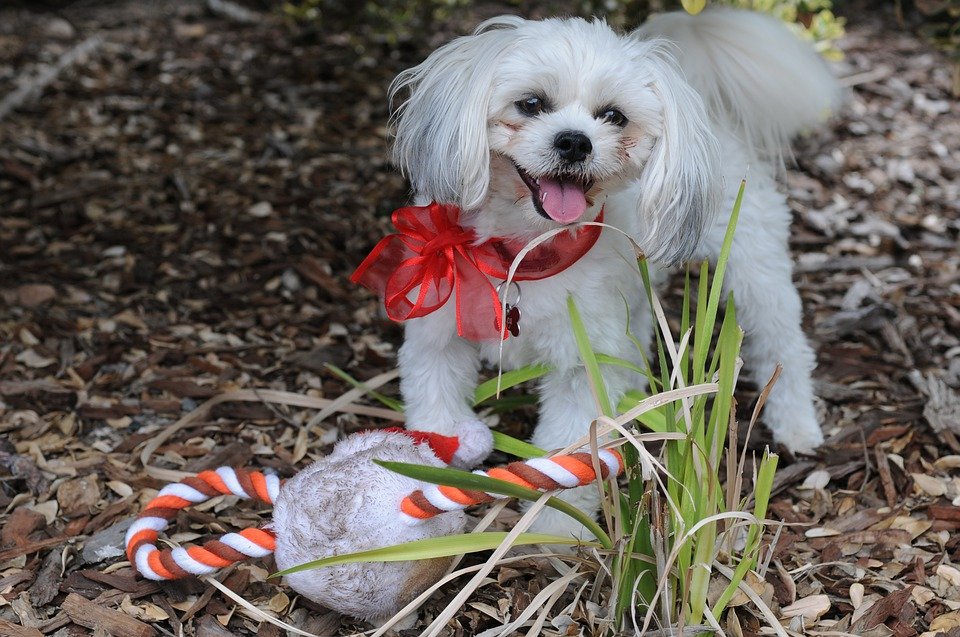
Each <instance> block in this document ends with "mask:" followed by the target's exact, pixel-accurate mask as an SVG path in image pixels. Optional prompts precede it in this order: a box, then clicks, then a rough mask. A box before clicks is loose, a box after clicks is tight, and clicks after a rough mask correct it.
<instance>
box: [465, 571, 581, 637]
mask: <svg viewBox="0 0 960 637" xmlns="http://www.w3.org/2000/svg"><path fill="white" fill-rule="evenodd" d="M580 575H581V574H580V571H579V569H578V568H576V567H574V568H572V569H570V572H569V573H567V574H566V575H563V576H561V577H558V578H557V579H555V580H553V581H552V582H550V583H549V584H547V585H546V586H545V587H544V588H543V590H542V591H540V592H539V593H537V596H536V597H534V598H533V599H532V600H530V605H529V606H527V607H526V608H525V609H523V612H522V613H520V615H519V616H518V617H517V618H516V619H515V620H513V621H512V622H510V623H509V624H504V625H503V626H498V627H496V628H490V629H488V630H485V631H483V632H482V633H478V634H477V636H476V637H494V635H496V636H497V637H506V635H511V634H513V633H514V632H515V631H516V630H517V629H518V628H520V627H521V626H523V625H524V624H525V623H526V622H527V620H529V619H530V618H531V617H533V614H534V613H536V612H537V611H538V610H540V609H541V607H543V609H542V612H544V613H548V612H550V609H552V608H553V606H554V604H556V603H557V600H558V599H560V596H561V595H562V594H563V592H564V591H565V590H566V589H567V586H568V585H569V584H570V582H572V581H573V580H574V579H576V578H577V577H580ZM527 634H528V635H529V634H530V633H527Z"/></svg>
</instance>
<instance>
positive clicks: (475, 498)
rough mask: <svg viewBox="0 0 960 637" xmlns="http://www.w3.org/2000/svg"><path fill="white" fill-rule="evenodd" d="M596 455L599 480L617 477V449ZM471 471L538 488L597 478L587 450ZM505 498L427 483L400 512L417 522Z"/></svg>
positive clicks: (584, 482) (582, 483) (567, 485)
mask: <svg viewBox="0 0 960 637" xmlns="http://www.w3.org/2000/svg"><path fill="white" fill-rule="evenodd" d="M597 456H598V459H599V460H600V463H599V464H600V479H601V480H605V479H607V478H608V477H610V476H617V475H619V474H620V472H621V471H623V457H622V456H621V455H620V453H619V452H618V451H616V450H613V449H599V450H598V451H597ZM474 473H475V474H477V475H481V476H487V477H490V478H496V479H498V480H505V481H506V482H512V483H513V484H516V485H519V486H521V487H526V488H528V489H535V490H537V491H553V490H556V489H572V488H574V487H582V486H585V485H588V484H590V483H591V482H593V481H594V480H596V479H597V473H596V471H594V468H593V458H592V456H591V455H590V453H589V452H588V451H579V452H577V453H573V454H570V455H566V456H552V457H549V458H531V459H530V460H525V461H522V462H521V461H518V462H511V463H510V464H508V465H506V466H503V467H494V468H493V469H488V470H486V471H474ZM507 497H509V496H505V495H501V494H499V493H487V492H485V491H475V490H471V489H459V488H457V487H448V486H441V485H430V486H429V487H426V488H424V489H421V490H418V491H415V492H413V493H411V494H410V495H408V496H407V497H405V498H404V499H403V501H402V502H401V503H400V515H401V516H402V517H403V519H404V521H405V522H407V523H408V524H419V523H421V522H423V521H424V520H429V519H430V518H432V517H434V516H436V515H439V514H441V513H446V512H447V511H458V510H461V509H465V508H467V507H468V506H473V505H474V504H481V503H484V502H492V501H493V500H496V499H501V498H507Z"/></svg>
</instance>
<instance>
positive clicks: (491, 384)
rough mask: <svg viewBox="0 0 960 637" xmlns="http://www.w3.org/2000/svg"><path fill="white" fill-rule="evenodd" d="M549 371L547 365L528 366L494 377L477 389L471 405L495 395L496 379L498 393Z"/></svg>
mask: <svg viewBox="0 0 960 637" xmlns="http://www.w3.org/2000/svg"><path fill="white" fill-rule="evenodd" d="M549 371H550V367H549V366H548V365H528V366H527V367H521V368H519V369H514V370H510V371H509V372H504V373H502V374H500V375H499V377H496V376H495V377H494V378H491V379H489V380H486V381H484V382H482V383H480V385H479V386H478V387H477V391H476V392H475V393H474V396H473V405H474V406H477V405H479V404H480V403H482V402H484V401H485V400H489V399H490V398H492V397H494V396H496V395H497V380H498V378H499V381H500V385H499V387H500V391H503V390H504V389H510V388H511V387H515V386H517V385H519V384H521V383H525V382H527V381H530V380H535V379H537V378H540V377H541V376H543V375H544V374H546V373H547V372H549Z"/></svg>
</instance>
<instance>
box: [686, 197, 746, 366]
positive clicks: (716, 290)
mask: <svg viewBox="0 0 960 637" xmlns="http://www.w3.org/2000/svg"><path fill="white" fill-rule="evenodd" d="M746 187H747V181H746V180H745V179H744V180H741V181H740V189H739V190H738V191H737V199H736V201H735V202H734V204H733V211H732V212H731V213H730V223H729V224H728V225H727V233H726V234H725V235H724V236H723V244H722V245H721V247H720V256H719V258H718V259H717V267H716V271H715V272H714V275H713V283H712V285H711V287H710V300H709V302H708V304H707V314H706V317H705V320H706V322H707V324H709V325H711V326H712V325H713V324H714V323H715V322H716V316H717V309H718V308H719V307H720V294H721V293H722V291H723V275H724V273H725V272H726V269H727V261H728V260H729V258H730V250H731V248H732V246H733V233H734V231H735V230H736V229H737V221H738V220H739V218H740V207H741V206H742V205H743V193H744V191H745V190H746ZM712 335H713V333H712V332H707V331H705V330H704V331H703V332H702V333H698V334H697V341H698V347H697V348H696V351H697V353H698V354H699V356H700V358H699V359H698V360H697V361H696V362H695V369H703V366H704V363H705V362H706V360H707V349H708V345H709V343H710V337H711V336H712Z"/></svg>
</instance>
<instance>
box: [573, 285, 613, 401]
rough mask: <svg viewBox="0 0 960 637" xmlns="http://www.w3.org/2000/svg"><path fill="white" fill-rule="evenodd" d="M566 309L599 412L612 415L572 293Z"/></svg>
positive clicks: (594, 355)
mask: <svg viewBox="0 0 960 637" xmlns="http://www.w3.org/2000/svg"><path fill="white" fill-rule="evenodd" d="M567 311H568V312H569V314H570V324H571V325H572V326H573V336H574V338H575V339H576V341H577V349H579V350H580V358H581V359H582V360H583V365H584V367H586V368H587V380H588V381H589V383H590V388H591V389H592V390H593V395H594V397H595V398H596V400H597V406H598V407H599V408H600V412H601V413H602V414H603V415H605V416H609V417H611V418H612V417H613V416H614V413H613V406H612V405H611V404H610V397H609V396H608V395H607V388H606V385H605V384H604V382H603V376H601V375H600V364H599V363H598V362H597V355H596V354H595V353H594V351H593V348H592V347H591V346H590V337H589V336H587V328H586V327H585V326H584V324H583V319H582V318H580V312H579V311H578V310H577V303H576V301H574V300H573V295H572V294H571V295H570V296H568V297H567Z"/></svg>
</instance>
